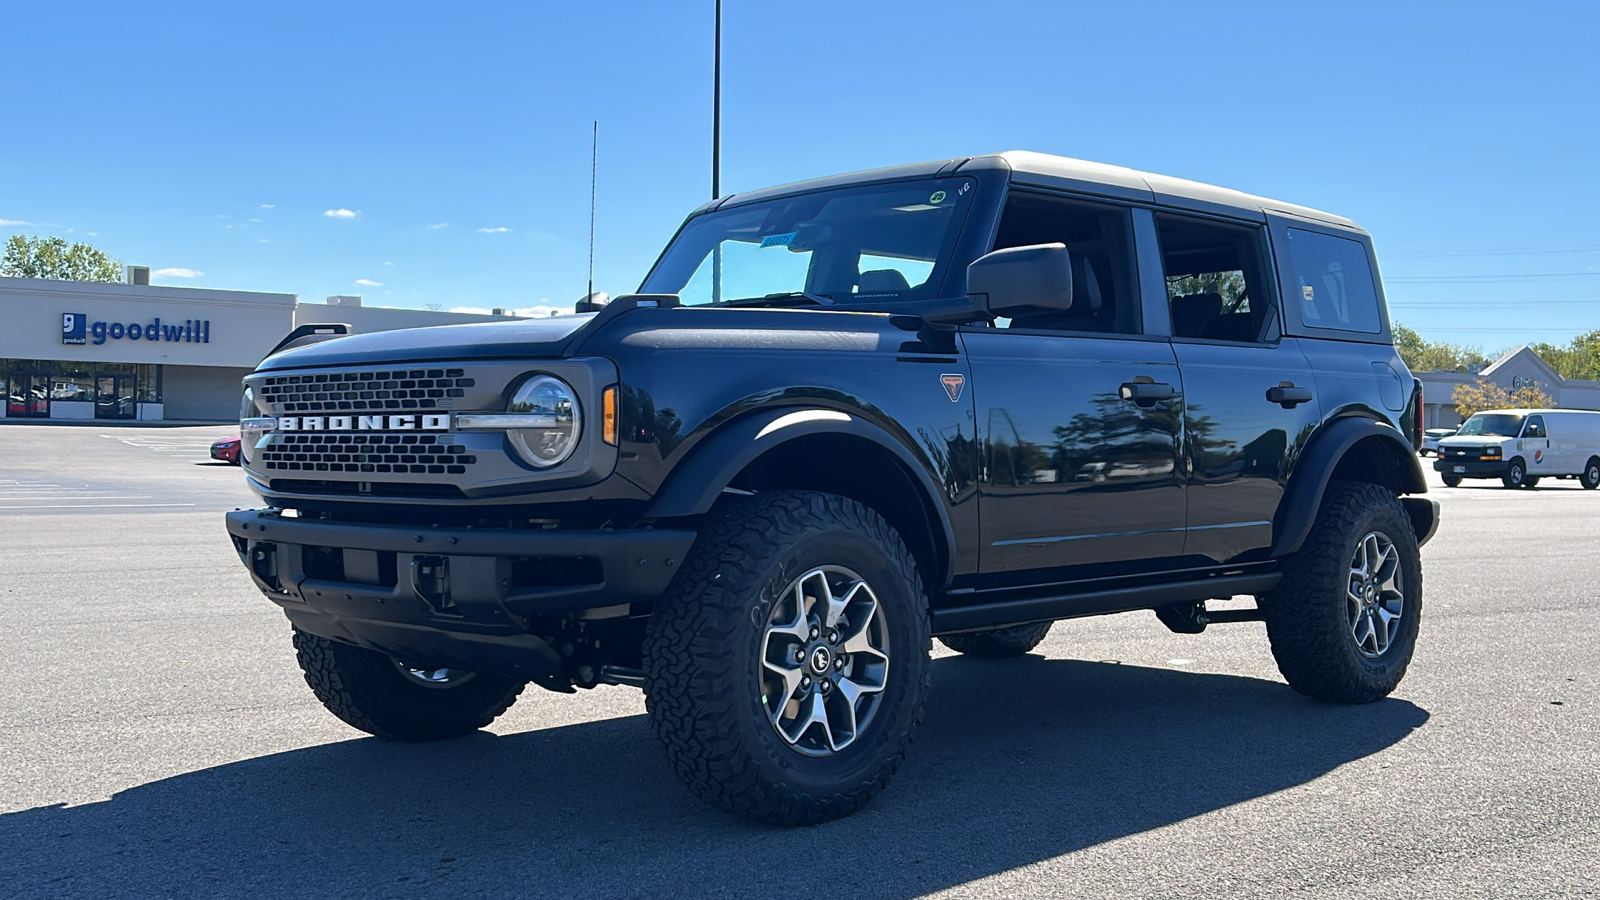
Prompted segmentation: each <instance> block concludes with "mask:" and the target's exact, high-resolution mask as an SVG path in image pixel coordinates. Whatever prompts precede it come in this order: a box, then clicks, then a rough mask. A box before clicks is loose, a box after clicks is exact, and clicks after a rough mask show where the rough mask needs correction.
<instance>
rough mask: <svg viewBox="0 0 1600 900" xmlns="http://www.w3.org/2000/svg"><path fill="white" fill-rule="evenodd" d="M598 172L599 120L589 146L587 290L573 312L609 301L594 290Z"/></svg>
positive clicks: (596, 122) (591, 308)
mask: <svg viewBox="0 0 1600 900" xmlns="http://www.w3.org/2000/svg"><path fill="white" fill-rule="evenodd" d="M599 173H600V120H598V119H596V120H595V123H594V133H593V136H592V138H591V142H590V147H589V292H588V293H587V294H584V295H583V299H582V300H579V301H578V305H577V308H576V309H575V310H574V311H575V312H599V311H600V307H602V306H605V305H606V304H607V303H609V302H611V298H610V297H609V296H607V295H606V294H603V293H602V294H600V295H598V296H596V295H595V292H594V197H595V183H596V182H597V181H598V180H599Z"/></svg>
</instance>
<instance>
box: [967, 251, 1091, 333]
mask: <svg viewBox="0 0 1600 900" xmlns="http://www.w3.org/2000/svg"><path fill="white" fill-rule="evenodd" d="M967 294H968V295H970V296H971V297H972V299H973V301H974V302H975V303H976V304H977V305H978V306H979V307H980V308H983V309H986V310H988V311H989V312H990V314H992V315H997V316H1003V315H1005V314H1006V312H1007V311H1008V310H1013V309H1020V308H1023V307H1027V308H1029V309H1056V310H1061V309H1068V308H1070V307H1071V306H1072V258H1071V255H1070V254H1069V253H1068V252H1067V245H1065V244H1059V243H1057V244H1030V245H1028V246H1026V247H1007V248H1005V249H1004V250H995V251H993V252H992V253H985V254H984V255H982V256H980V257H978V258H977V259H975V260H973V261H972V264H971V265H969V266H967Z"/></svg>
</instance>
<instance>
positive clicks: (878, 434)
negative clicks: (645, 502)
mask: <svg viewBox="0 0 1600 900" xmlns="http://www.w3.org/2000/svg"><path fill="white" fill-rule="evenodd" d="M816 434H844V435H850V436H852V437H858V438H863V439H865V440H868V441H871V442H872V443H874V444H876V445H878V446H879V447H882V448H883V449H884V450H887V451H888V452H889V453H890V455H892V456H893V457H894V458H895V459H896V460H897V461H898V462H899V463H900V466H901V468H902V469H904V470H905V473H906V474H907V475H908V476H909V477H910V478H911V481H912V483H913V484H914V485H915V486H917V487H918V488H919V489H920V493H921V495H922V496H921V498H920V499H921V500H922V504H923V506H924V508H925V510H926V511H927V512H930V513H931V514H932V516H933V519H934V521H935V527H934V528H933V529H932V532H933V535H934V538H935V540H942V541H943V546H942V547H936V548H935V550H936V551H938V552H939V554H940V556H941V558H942V560H943V568H944V570H945V571H944V572H943V573H942V575H943V577H944V580H945V582H946V583H948V582H949V580H950V578H951V572H952V569H951V567H952V566H953V565H954V559H955V526H954V524H953V523H952V522H951V521H950V511H949V509H948V508H947V507H946V505H945V504H944V502H943V501H942V500H941V497H942V496H943V493H942V491H941V490H940V488H939V485H938V483H937V482H936V481H934V478H933V475H932V474H931V473H930V472H929V471H928V469H927V466H925V465H924V464H923V463H922V462H921V461H919V460H918V459H917V458H916V456H915V455H913V454H912V452H911V450H910V449H908V448H907V447H906V446H905V444H904V443H902V442H901V441H898V440H896V439H895V438H894V436H893V435H891V434H890V433H889V432H887V431H885V430H884V429H883V428H881V427H879V426H878V425H877V424H875V423H873V422H871V421H870V420H868V419H866V418H864V417H862V416H861V415H859V414H856V413H849V412H844V411H842V410H837V409H825V408H820V407H793V406H790V407H781V408H777V409H765V410H760V411H758V412H754V413H750V414H747V415H744V416H741V417H739V418H737V419H735V420H733V421H732V422H728V423H726V424H724V425H722V426H720V427H719V428H718V429H717V430H716V431H714V432H712V433H711V434H709V435H707V436H706V437H704V438H702V439H701V440H700V441H699V442H697V443H696V445H695V446H694V448H693V449H691V450H690V451H689V455H688V457H687V458H686V459H684V460H683V461H682V462H680V463H678V465H677V466H676V467H674V468H673V470H672V472H671V474H669V475H668V476H667V479H666V482H665V483H664V484H663V485H662V488H661V490H660V491H658V492H657V493H656V496H655V501H654V502H653V503H652V504H651V505H650V508H649V509H648V510H647V511H646V513H645V518H649V519H672V518H680V517H685V516H700V515H705V514H706V513H708V512H710V511H711V507H712V505H713V504H715V503H716V501H717V498H718V497H719V496H721V494H722V492H723V489H724V488H726V487H728V485H729V484H730V483H732V481H733V479H734V478H735V477H736V476H737V475H738V474H739V473H740V472H741V471H743V470H744V468H745V467H746V466H748V465H749V464H750V463H752V462H754V461H755V460H756V459H757V458H759V457H760V456H761V455H762V454H763V453H766V452H767V451H769V450H771V449H773V448H774V447H777V446H779V445H780V444H785V443H788V442H789V441H792V440H794V439H796V438H802V437H807V436H809V435H816ZM930 587H932V586H931V585H930Z"/></svg>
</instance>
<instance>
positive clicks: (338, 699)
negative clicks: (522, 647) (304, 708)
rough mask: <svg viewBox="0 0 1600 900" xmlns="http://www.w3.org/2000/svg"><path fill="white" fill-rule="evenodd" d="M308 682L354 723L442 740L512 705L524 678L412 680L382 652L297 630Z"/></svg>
mask: <svg viewBox="0 0 1600 900" xmlns="http://www.w3.org/2000/svg"><path fill="white" fill-rule="evenodd" d="M294 650H295V658H296V659H298V660H299V662H300V670H301V671H302V672H304V673H305V676H306V684H308V685H310V686H311V692H312V693H313V694H316V695H317V699H318V700H321V701H322V705H323V706H326V707H327V708H328V711H329V712H331V713H333V714H334V715H336V716H338V717H339V718H340V719H341V720H342V721H344V723H345V724H347V725H349V726H351V727H352V728H359V729H360V730H362V731H365V732H366V733H368V734H371V735H376V736H377V737H380V738H386V739H388V740H393V741H437V740H443V739H445V738H453V737H460V736H461V735H464V734H471V733H472V732H474V731H477V730H478V729H479V728H482V727H484V726H485V725H488V724H489V723H490V722H493V721H494V720H495V718H496V717H498V716H499V715H500V714H501V713H503V712H505V711H506V710H508V709H510V708H511V704H512V703H514V702H516V699H517V695H518V694H520V693H522V688H523V686H524V682H521V681H517V680H515V679H511V678H505V677H503V676H500V675H489V674H486V673H481V672H480V673H478V674H476V675H474V676H473V677H472V678H471V679H469V680H466V681H463V682H462V683H460V684H457V685H452V686H448V687H427V686H424V685H421V684H418V683H415V682H413V681H412V680H410V679H409V678H408V677H407V676H406V675H405V674H403V673H402V672H401V671H400V669H399V667H397V666H396V665H395V664H394V661H393V660H392V659H390V658H389V657H387V656H385V655H384V654H382V653H378V652H377V651H374V650H365V649H363V648H361V647H355V646H351V645H350V644H342V643H339V642H338V641H331V640H328V639H327V638H323V637H317V636H316V635H314V634H307V633H306V632H303V631H301V630H300V629H298V628H297V629H295V632H294Z"/></svg>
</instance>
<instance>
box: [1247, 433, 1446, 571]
mask: <svg viewBox="0 0 1600 900" xmlns="http://www.w3.org/2000/svg"><path fill="white" fill-rule="evenodd" d="M1369 438H1371V439H1375V440H1376V441H1377V442H1378V445H1379V446H1380V447H1382V448H1383V451H1384V452H1385V453H1386V454H1387V455H1388V456H1389V457H1390V458H1391V459H1392V461H1393V462H1394V463H1395V464H1396V466H1397V471H1398V472H1399V476H1400V484H1399V488H1400V493H1402V494H1422V493H1426V492H1427V490H1428V482H1427V479H1426V478H1424V477H1423V475H1422V466H1421V465H1420V464H1419V463H1418V462H1417V455H1416V453H1415V451H1413V450H1412V447H1411V442H1410V441H1408V440H1406V437H1405V435H1403V434H1401V433H1400V432H1399V431H1398V430H1396V429H1395V428H1394V426H1392V425H1389V424H1387V423H1384V422H1380V421H1377V420H1375V419H1369V418H1367V417H1365V416H1345V417H1343V418H1340V419H1336V420H1334V421H1333V422H1330V423H1328V424H1327V425H1324V426H1323V427H1322V428H1321V429H1319V430H1318V431H1317V433H1316V434H1314V435H1312V437H1311V441H1310V444H1309V445H1308V446H1307V447H1306V450H1305V452H1304V453H1303V454H1301V456H1300V460H1299V462H1297V463H1296V465H1295V467H1294V473H1293V474H1292V475H1291V476H1290V479H1289V488H1288V490H1286V491H1285V492H1284V496H1283V502H1282V504H1281V505H1280V506H1279V507H1278V514H1277V517H1276V519H1275V520H1274V522H1273V529H1272V530H1273V534H1274V535H1276V538H1275V540H1274V541H1273V544H1272V555H1273V556H1275V557H1281V556H1285V555H1287V554H1290V553H1293V552H1295V551H1296V550H1299V549H1300V545H1301V544H1303V543H1304V542H1305V539H1306V536H1307V535H1309V534H1310V533H1311V526H1312V524H1313V523H1314V522H1315V521H1316V518H1317V510H1318V509H1319V508H1321V506H1322V495H1323V493H1324V492H1326V491H1327V489H1328V482H1330V481H1332V480H1333V473H1334V470H1335V469H1337V468H1338V467H1339V463H1340V461H1341V460H1342V459H1343V458H1344V456H1345V454H1346V453H1349V452H1350V450H1351V448H1353V447H1354V446H1355V445H1356V444H1358V443H1361V442H1362V441H1365V440H1367V439H1369ZM1408 499H1409V498H1408ZM1405 507H1406V512H1407V514H1408V515H1409V517H1410V518H1411V520H1412V525H1413V526H1414V527H1415V528H1416V531H1417V537H1418V539H1419V540H1418V543H1421V542H1422V541H1425V540H1427V539H1428V538H1429V537H1432V536H1433V531H1434V529H1435V528H1436V527H1437V526H1438V505H1437V504H1436V503H1432V502H1428V501H1424V502H1421V503H1407V504H1405Z"/></svg>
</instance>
